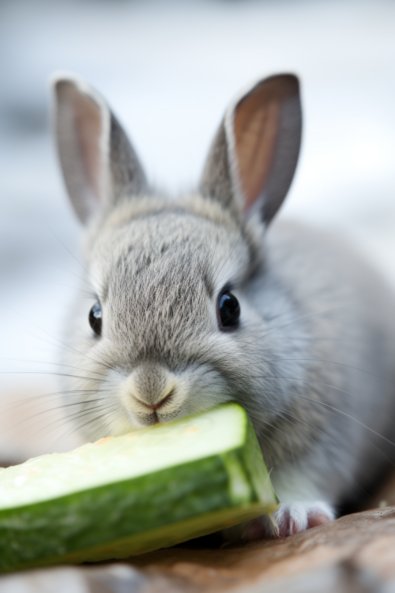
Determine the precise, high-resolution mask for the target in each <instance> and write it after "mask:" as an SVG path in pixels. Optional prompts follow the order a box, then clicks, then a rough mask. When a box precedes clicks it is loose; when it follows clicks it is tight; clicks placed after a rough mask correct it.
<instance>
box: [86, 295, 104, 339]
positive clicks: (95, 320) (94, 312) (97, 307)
mask: <svg viewBox="0 0 395 593" xmlns="http://www.w3.org/2000/svg"><path fill="white" fill-rule="evenodd" d="M101 321H102V311H101V304H100V303H99V302H97V303H95V304H94V305H93V307H92V309H91V310H90V311H89V325H90V326H91V328H92V329H93V331H94V332H95V334H96V335H97V336H100V335H101Z"/></svg>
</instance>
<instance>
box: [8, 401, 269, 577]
mask: <svg viewBox="0 0 395 593" xmlns="http://www.w3.org/2000/svg"><path fill="white" fill-rule="evenodd" d="M276 503H277V500H276V496H275V494H274V491H273V488H272V486H271V483H270V478H269V474H268V471H267V469H266V467H265V464H264V461H263V458H262V454H261V451H260V447H259V445H258V442H257V440H256V436H255V433H254V431H253V428H252V426H251V424H250V423H249V421H248V418H247V415H246V412H245V411H244V410H243V408H241V407H240V406H239V405H237V404H234V403H231V404H223V405H221V406H218V407H217V408H213V409H211V410H208V411H206V412H203V413H201V414H198V415H195V416H191V417H189V418H182V419H180V420H176V421H174V422H172V423H168V424H158V425H155V426H152V427H149V428H147V429H142V430H139V431H135V432H132V433H129V434H126V435H123V436H120V437H108V438H105V439H101V440H99V441H97V442H96V443H90V444H87V445H84V446H82V447H79V448H78V449H75V450H74V451H71V452H69V453H60V454H51V455H44V456H41V457H37V458H35V459H31V460H29V461H27V462H26V463H23V464H21V465H19V466H14V467H10V468H6V469H1V470H0V570H1V571H2V572H7V571H12V570H18V569H24V568H30V567H35V566H45V565H52V564H61V563H66V562H84V561H97V560H105V559H115V558H124V557H127V556H130V555H134V554H141V553H144V552H147V551H151V550H154V549H158V548H161V547H166V546H169V545H174V544H176V543H180V542H182V541H185V540H187V539H191V538H192V537H197V536H200V535H205V534H207V533H211V532H213V531H217V530H219V529H223V528H226V527H230V526H231V525H235V524H237V523H240V522H242V521H244V520H248V519H251V518H253V517H256V516H258V515H260V514H263V513H270V512H272V511H273V510H274V509H275V508H276Z"/></svg>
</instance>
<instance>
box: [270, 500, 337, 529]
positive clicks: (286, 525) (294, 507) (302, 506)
mask: <svg viewBox="0 0 395 593" xmlns="http://www.w3.org/2000/svg"><path fill="white" fill-rule="evenodd" d="M334 518H335V513H334V511H333V509H332V508H331V506H330V505H329V504H328V503H326V502H323V501H317V502H295V503H292V504H282V505H280V508H279V509H278V511H276V512H275V513H274V519H275V521H276V523H277V526H278V535H279V537H286V536H288V535H294V534H295V533H300V532H301V531H305V530H306V529H310V528H311V527H317V526H318V525H323V524H324V523H328V521H333V519H334Z"/></svg>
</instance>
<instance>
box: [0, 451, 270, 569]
mask: <svg viewBox="0 0 395 593" xmlns="http://www.w3.org/2000/svg"><path fill="white" fill-rule="evenodd" d="M239 454H240V452H239V451H237V452H228V453H227V454H225V457H226V459H223V457H224V456H215V457H210V458H206V459H202V460H199V461H197V462H194V463H193V464H184V465H181V466H177V467H172V468H168V469H166V470H162V471H160V472H157V473H156V474H155V475H154V476H151V475H146V476H141V477H139V478H137V479H136V478H134V479H133V480H130V481H123V482H118V483H113V484H110V485H106V486H100V487H97V488H94V489H90V490H87V491H83V492H77V493H75V494H71V495H68V496H64V497H61V498H57V499H53V500H49V501H44V502H41V503H37V504H34V505H26V506H24V507H19V508H15V509H4V510H3V511H0V570H1V571H2V572H8V571H13V570H18V569H22V568H27V567H33V566H40V565H41V566H44V565H49V564H52V563H54V562H56V563H59V564H60V563H62V561H67V557H68V556H70V555H72V556H74V557H75V558H76V559H78V557H79V558H80V560H81V561H87V560H96V559H98V558H97V557H96V556H95V555H94V554H93V556H92V557H91V556H90V550H93V549H94V548H97V547H98V546H99V547H100V546H104V547H108V545H109V544H111V542H112V541H114V542H115V541H116V540H122V539H125V538H128V539H130V538H131V536H138V535H139V534H141V536H142V537H141V549H139V542H138V539H137V541H136V538H135V539H134V540H133V541H131V542H129V546H128V544H127V543H126V544H125V549H122V550H121V551H120V550H118V553H117V555H116V556H114V555H107V557H108V558H111V557H112V558H115V557H121V556H124V557H126V556H128V555H129V553H130V552H132V553H143V552H145V551H148V550H149V549H152V548H153V542H152V541H147V539H146V538H144V537H143V536H144V533H145V532H148V531H150V530H155V529H158V528H160V527H165V526H166V525H172V524H176V523H179V524H180V526H179V534H178V535H177V534H175V535H173V538H172V542H171V543H172V544H174V543H178V542H180V541H183V540H185V539H186V538H188V537H191V536H190V534H188V533H185V530H184V529H183V527H182V522H183V521H185V520H188V519H191V518H193V517H199V516H202V528H203V531H202V532H201V533H199V532H198V533H196V534H194V535H203V534H205V533H208V532H210V531H212V529H210V528H208V526H207V525H205V524H204V523H205V522H204V520H203V515H204V514H208V513H214V512H216V511H221V510H223V509H229V508H233V507H241V510H240V516H241V515H242V514H243V513H244V514H245V512H246V508H245V507H248V505H249V504H250V503H257V502H258V499H257V497H256V495H255V492H254V489H250V498H249V499H246V500H244V501H240V500H235V499H234V497H232V496H231V492H230V490H229V475H228V471H227V465H228V464H229V463H237V464H238V465H240V460H239ZM197 477H198V479H199V482H198V483H197ZM254 507H255V509H254V516H257V515H259V514H261V513H262V512H263V509H262V507H261V506H260V505H257V504H255V505H254ZM234 522H238V521H237V517H236V518H235V520H234ZM93 526H94V527H93ZM164 539H166V537H165V538H164ZM154 547H155V546H154ZM63 559H64V560H63Z"/></svg>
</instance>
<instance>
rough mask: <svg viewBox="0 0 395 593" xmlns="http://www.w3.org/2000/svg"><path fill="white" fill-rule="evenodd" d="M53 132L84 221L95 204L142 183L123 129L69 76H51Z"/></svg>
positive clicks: (71, 193)
mask: <svg viewBox="0 0 395 593" xmlns="http://www.w3.org/2000/svg"><path fill="white" fill-rule="evenodd" d="M53 89H54V99H55V134H56V143H57V149H58V155H59V160H60V164H61V168H62V171H63V177H64V180H65V183H66V187H67V191H68V193H69V196H70V199H71V202H72V204H73V206H74V209H75V211H76V213H77V215H78V217H79V219H80V220H81V221H82V222H83V223H86V222H87V221H89V219H90V218H91V217H92V215H94V214H95V213H96V212H97V211H98V210H100V209H104V208H109V207H111V205H113V204H114V203H115V202H116V200H117V199H118V198H120V197H122V196H125V195H127V194H137V193H140V192H141V191H143V190H144V188H145V186H146V180H145V175H144V172H143V169H142V168H141V166H140V163H139V161H138V158H137V156H136V153H135V151H134V149H133V148H132V146H131V144H130V143H129V141H128V139H127V137H126V135H125V133H124V131H123V130H122V128H121V126H120V125H119V123H118V122H117V120H116V118H115V117H114V115H113V114H112V113H111V111H110V109H109V108H108V107H107V105H106V104H105V102H104V101H103V99H102V98H101V97H100V95H99V94H98V93H96V92H95V91H94V90H93V89H91V88H90V87H88V86H87V85H86V84H85V83H83V82H82V81H80V80H78V79H76V78H74V77H56V78H55V80H54V83H53Z"/></svg>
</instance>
